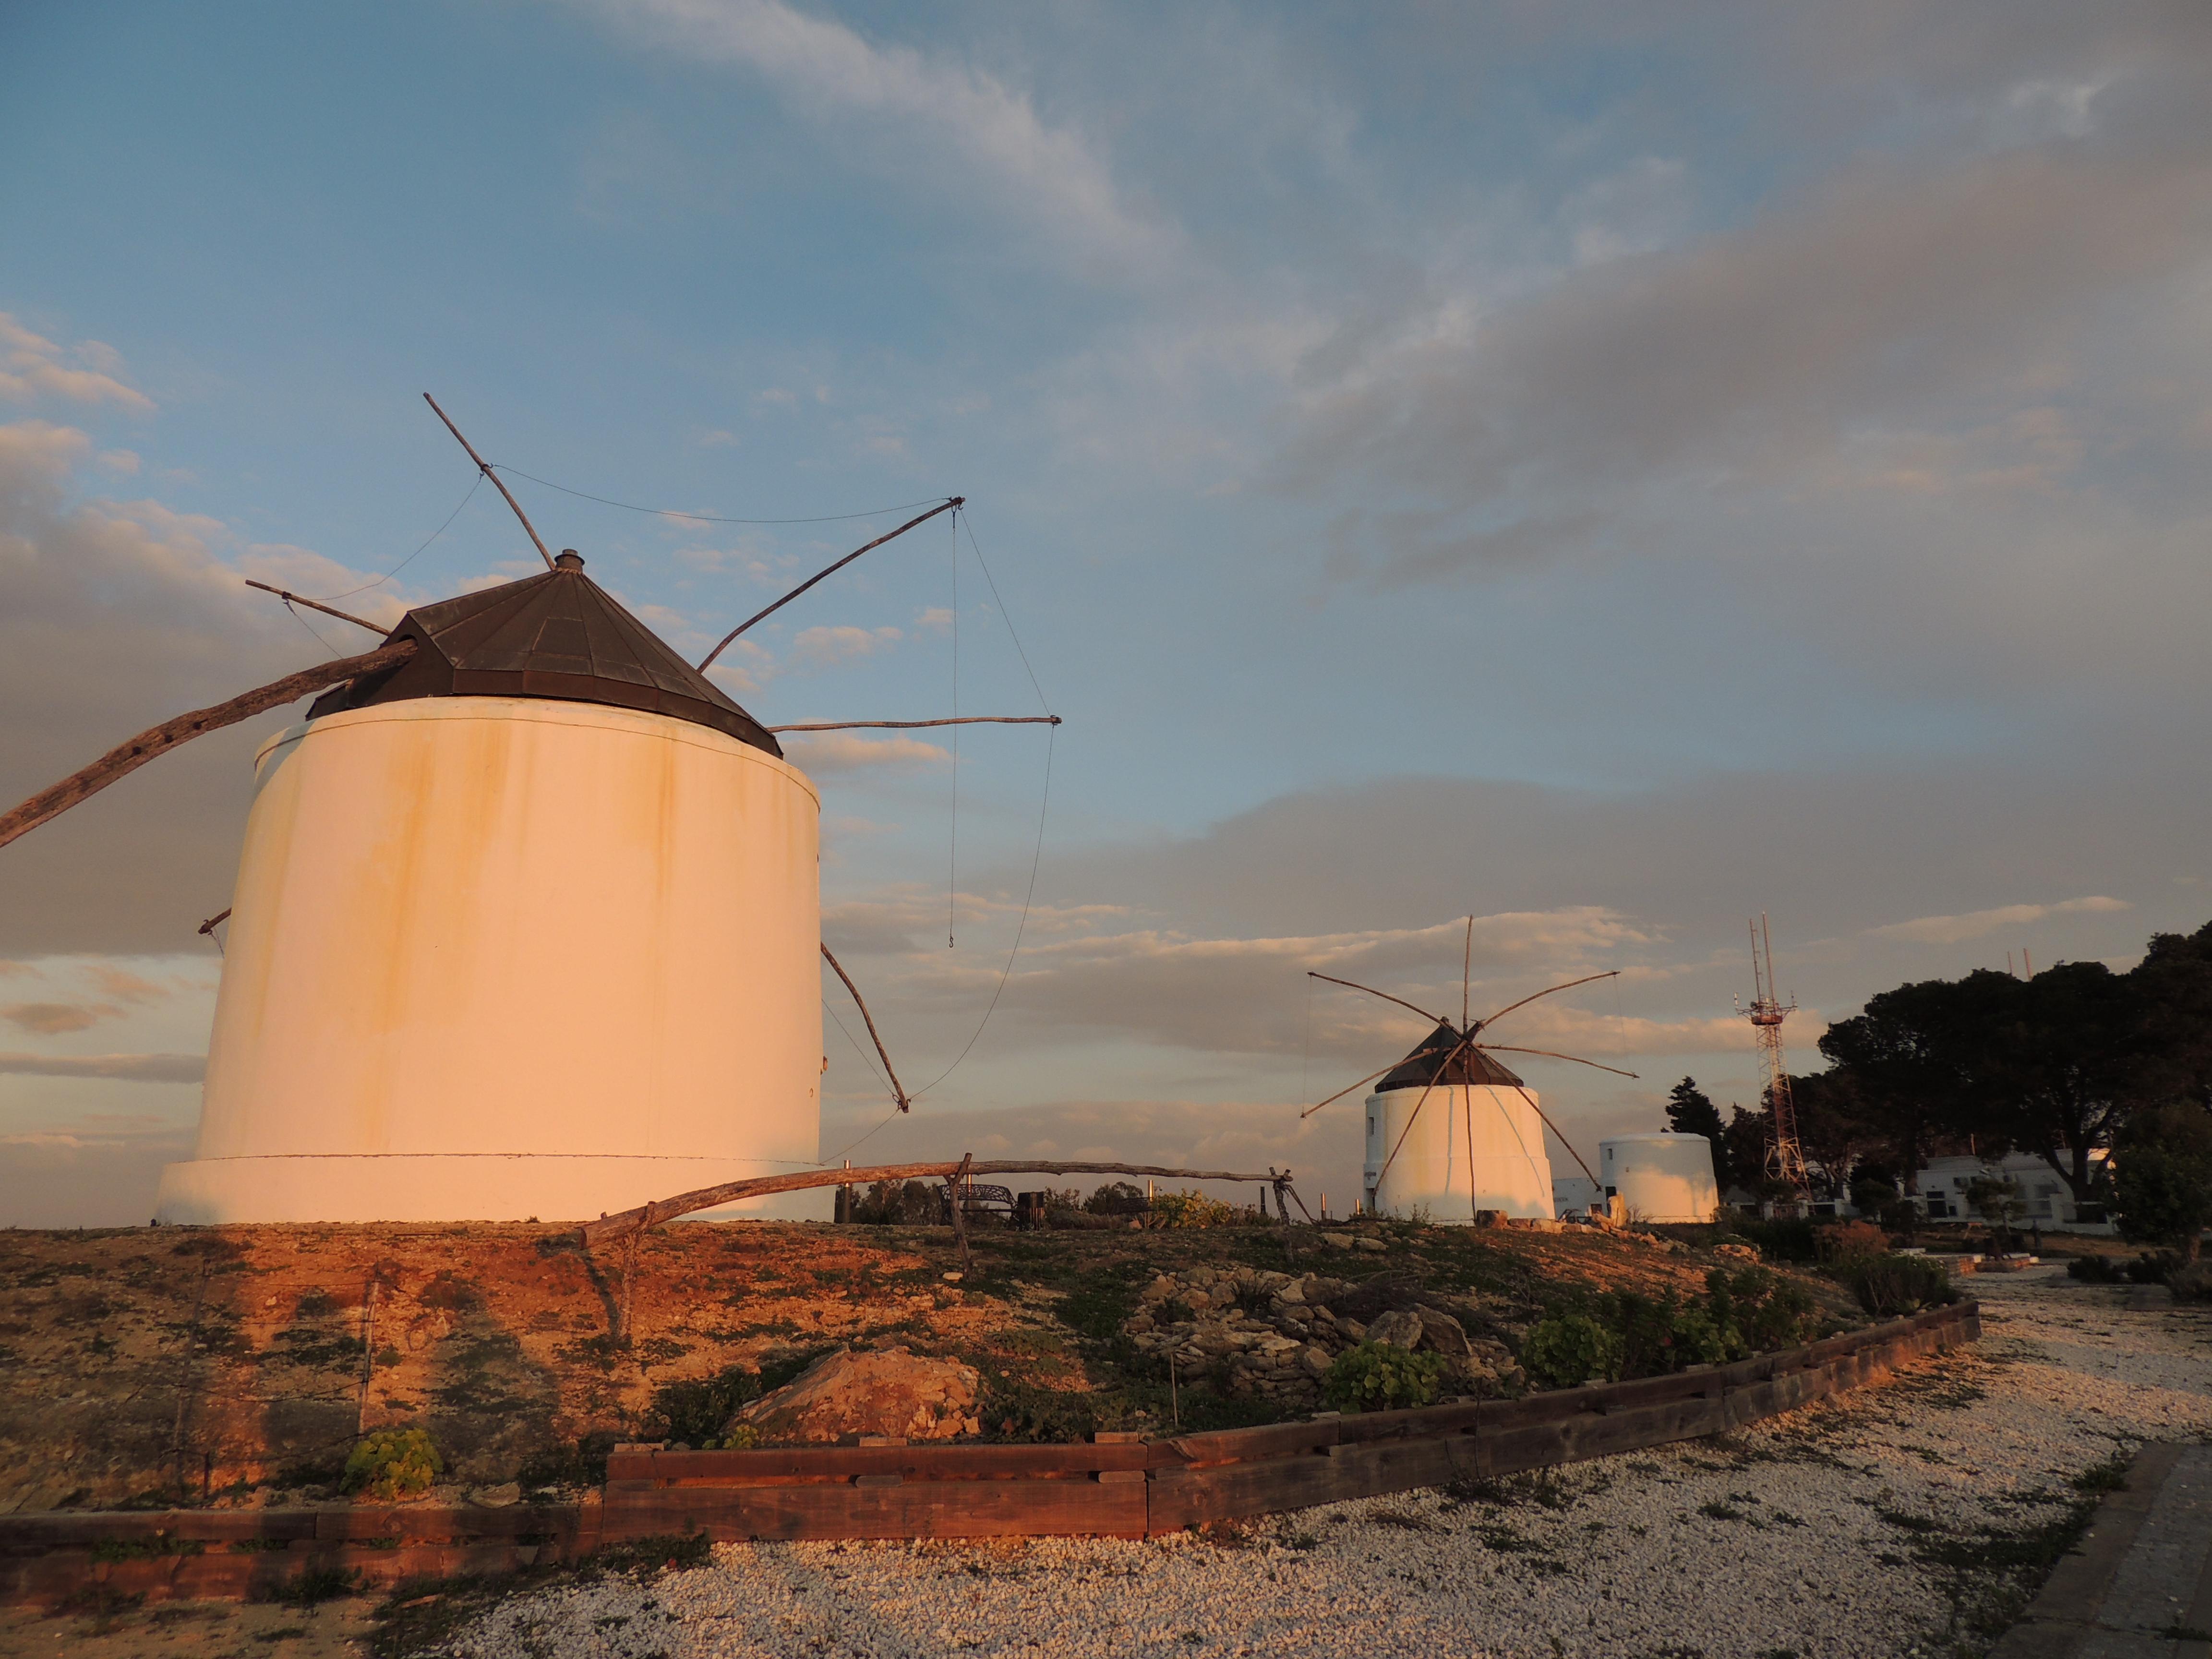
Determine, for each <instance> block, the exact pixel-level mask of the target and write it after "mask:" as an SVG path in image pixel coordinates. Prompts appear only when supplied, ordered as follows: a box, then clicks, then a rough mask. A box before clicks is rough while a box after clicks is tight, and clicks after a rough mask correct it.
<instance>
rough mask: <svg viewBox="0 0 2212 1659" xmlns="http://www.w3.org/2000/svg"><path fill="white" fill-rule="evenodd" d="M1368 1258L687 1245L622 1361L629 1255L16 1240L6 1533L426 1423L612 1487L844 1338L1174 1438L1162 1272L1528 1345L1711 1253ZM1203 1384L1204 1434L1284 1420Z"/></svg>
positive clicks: (5, 1349)
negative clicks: (637, 1462) (10, 1525)
mask: <svg viewBox="0 0 2212 1659" xmlns="http://www.w3.org/2000/svg"><path fill="white" fill-rule="evenodd" d="M1369 1236H1370V1237H1371V1238H1376V1239H1379V1240H1381V1241H1383V1242H1385V1243H1387V1246H1388V1248H1387V1249H1384V1250H1383V1251H1381V1252H1379V1253H1378V1252H1375V1251H1371V1250H1358V1251H1354V1250H1345V1249H1329V1248H1325V1247H1319V1246H1316V1245H1315V1244H1313V1243H1311V1239H1312V1235H1310V1234H1304V1235H1303V1237H1304V1238H1305V1239H1306V1240H1307V1241H1308V1242H1307V1243H1305V1245H1304V1247H1303V1248H1302V1249H1299V1251H1298V1253H1297V1256H1296V1258H1295V1259H1291V1258H1288V1257H1286V1255H1285V1235H1284V1234H1283V1232H1282V1231H1279V1230H1278V1229H1273V1228H1266V1227H1256V1226H1255V1227H1232V1228H1224V1229H1218V1230H1212V1231H1147V1232H1060V1231H1053V1232H1042V1233H1014V1232H1006V1231H983V1232H981V1233H980V1234H979V1235H978V1236H977V1237H976V1239H975V1260H974V1262H973V1264H972V1266H971V1267H969V1269H968V1271H967V1272H966V1273H965V1274H964V1275H963V1278H962V1279H960V1280H959V1282H957V1283H949V1282H947V1279H946V1278H945V1275H946V1274H947V1273H952V1272H956V1271H957V1270H958V1263H957V1260H956V1259H955V1256H954V1253H953V1245H952V1240H951V1234H950V1232H949V1231H948V1230H945V1229H943V1228H922V1227H897V1228H892V1227H854V1226H847V1227H828V1226H818V1225H779V1224H741V1225H681V1226H677V1227H673V1228H670V1229H668V1230H666V1231H664V1232H661V1233H659V1234H657V1235H653V1236H652V1237H647V1239H646V1240H645V1241H644V1242H643V1243H642V1245H641V1248H640V1250H639V1254H638V1258H637V1264H636V1277H635V1285H634V1287H633V1289H632V1290H631V1292H630V1305H629V1333H630V1340H629V1342H628V1343H627V1344H625V1343H623V1342H622V1341H621V1340H619V1338H618V1336H617V1332H618V1330H619V1328H620V1316H621V1310H622V1308H623V1261H622V1259H621V1258H620V1257H619V1256H618V1255H617V1256H612V1257H605V1258H594V1257H592V1256H588V1255H586V1254H585V1253H583V1251H582V1250H581V1249H580V1248H579V1247H578V1245H577V1243H576V1242H575V1234H574V1231H564V1230H558V1229H555V1228H551V1227H542V1226H534V1225H415V1226H335V1225H330V1226H282V1227H279V1226H268V1227H225V1228H208V1229H189V1230H185V1229H155V1230H146V1229H131V1230H127V1231H103V1232H26V1231H7V1232H0V1362H4V1363H0V1513H6V1512H12V1511H21V1510H43V1509H52V1508H57V1507H87V1508H91V1507H114V1506H118V1505H129V1504H140V1505H146V1506H153V1505H157V1504H169V1503H173V1502H175V1501H178V1500H179V1498H180V1497H181V1498H183V1499H184V1500H185V1501H191V1502H199V1501H209V1502H215V1503H232V1504H241V1503H265V1502H269V1501H271V1500H272V1499H278V1498H283V1497H284V1496H285V1495H287V1494H289V1496H291V1497H294V1498H297V1497H319V1496H323V1495H325V1494H327V1493H328V1492H329V1491H330V1490H331V1486H332V1485H333V1483H334V1482H335V1480H336V1479H337V1470H338V1468H339V1466H340V1465H341V1463H342V1462H343V1457H344V1455H345V1452H346V1449H347V1448H348V1447H349V1444H350V1443H352V1442H353V1440H354V1438H355V1437H356V1434H357V1433H358V1432H359V1431H361V1430H362V1428H364V1427H366V1428H371V1429H374V1428H378V1427H385V1426H393V1425H404V1426H414V1427H421V1428H423V1429H426V1430H427V1431H428V1432H429V1434H430V1435H431V1437H432V1438H433V1439H434V1441H435V1443H436V1444H437V1445H438V1447H439V1448H440V1449H441V1451H442V1452H443V1453H444V1455H445V1456H446V1458H447V1461H448V1465H449V1470H448V1477H447V1478H448V1480H451V1481H453V1482H455V1483H458V1484H459V1485H460V1486H488V1485H492V1484H495V1483H500V1482H505V1481H510V1480H518V1479H520V1480H522V1481H523V1482H524V1483H526V1485H530V1486H575V1485H581V1484H587V1483H590V1482H592V1481H593V1480H596V1478H597V1474H598V1470H597V1468H596V1462H595V1458H596V1457H603V1456H604V1450H605V1447H606V1446H607V1445H608V1444H611V1443H613V1442H614V1441H616V1440H618V1439H629V1438H633V1437H661V1436H663V1435H665V1434H668V1433H669V1432H671V1424H672V1423H675V1424H676V1425H677V1426H678V1428H679V1429H680V1423H677V1419H679V1418H680V1417H681V1415H682V1413H683V1411H684V1409H685V1408H686V1401H690V1410H691V1411H692V1413H693V1415H694V1416H695V1418H696V1414H697V1411H698V1410H699V1409H700V1406H699V1402H700V1401H702V1399H704V1400H706V1401H708V1402H709V1405H710V1407H712V1408H717V1409H719V1408H721V1407H713V1405H712V1402H714V1401H719V1400H720V1399H721V1398H723V1397H724V1395H717V1394H716V1393H715V1392H714V1389H712V1388H702V1387H701V1386H700V1385H702V1384H716V1383H719V1384H720V1385H721V1386H722V1387H723V1389H725V1390H726V1389H727V1388H728V1387H729V1386H731V1385H732V1383H734V1385H735V1386H737V1387H738V1388H739V1389H742V1388H744V1387H745V1386H746V1385H747V1383H748V1380H749V1379H750V1377H751V1376H753V1374H756V1373H758V1372H760V1371H762V1370H767V1371H768V1372H769V1375H770V1376H771V1377H772V1378H773V1377H774V1376H776V1375H777V1374H779V1373H782V1374H787V1373H788V1372H789V1370H792V1369H794V1368H795V1367H796V1365H798V1364H801V1363H803V1362H804V1361H805V1360H806V1359H808V1358H811V1357H812V1356H814V1355H816V1354H818V1353H820V1352H824V1351H826V1350H828V1349H829V1348H830V1347H833V1346H836V1345H838V1344H841V1343H859V1344H866V1345H878V1344H884V1343H890V1342H903V1343H906V1344H908V1346H912V1347H913V1348H915V1350H916V1351H918V1352H932V1353H942V1354H948V1355H952V1356H956V1357H958V1358H963V1359H964V1360H966V1361H968V1362H969V1363H970V1364H975V1365H977V1366H978V1367H980V1368H981V1370H982V1371H983V1373H984V1376H985V1378H986V1381H987V1384H988V1386H989V1389H990V1395H989V1401H988V1411H987V1415H986V1418H985V1430H984V1431H985V1434H986V1437H991V1438H1061V1437H1073V1436H1076V1435H1079V1434H1082V1433H1084V1432H1086V1431H1089V1430H1091V1429H1094V1428H1110V1427H1136V1428H1144V1427H1149V1426H1153V1425H1160V1424H1164V1423H1165V1422H1166V1420H1167V1419H1168V1414H1169V1410H1170V1407H1169V1405H1168V1382H1167V1378H1166V1376H1165V1374H1164V1365H1163V1364H1160V1363H1159V1362H1157V1361H1155V1360H1154V1359H1152V1358H1149V1357H1147V1356H1146V1355H1145V1354H1143V1353H1141V1352H1139V1350H1138V1349H1137V1348H1136V1347H1135V1346H1134V1345H1133V1344H1132V1343H1131V1342H1130V1340H1128V1338H1127V1335H1126V1334H1125V1333H1124V1330H1123V1327H1124V1325H1125V1323H1126V1322H1127V1320H1128V1318H1129V1317H1130V1316H1131V1315H1132V1314H1133V1312H1135V1311H1136V1310H1137V1308H1138V1305H1139V1292H1140V1291H1141V1290H1142V1288H1143V1286H1144V1285H1146V1284H1147V1283H1148V1282H1150V1281H1151V1280H1152V1279H1153V1278H1154V1276H1155V1275H1157V1274H1158V1273H1161V1272H1162V1271H1167V1272H1170V1273H1174V1272H1178V1271H1182V1270H1186V1269H1191V1268H1195V1267H1212V1268H1216V1269H1219V1268H1225V1267H1235V1266H1238V1265H1243V1266H1246V1267H1254V1268H1259V1269H1267V1270H1285V1269H1288V1270H1291V1271H1296V1272H1307V1271H1312V1270H1316V1269H1317V1270H1319V1271H1320V1272H1322V1273H1327V1274H1330V1275H1334V1276H1335V1277H1337V1278H1340V1279H1356V1280H1366V1281H1373V1280H1376V1279H1384V1278H1389V1279H1394V1280H1395V1281H1397V1282H1399V1283H1401V1284H1407V1285H1415V1286H1418V1287H1419V1290H1420V1291H1421V1293H1422V1295H1423V1296H1424V1297H1425V1298H1426V1299H1427V1300H1429V1301H1431V1302H1435V1303H1437V1304H1440V1305H1444V1306H1448V1307H1449V1309H1450V1310H1452V1311H1453V1312H1454V1313H1455V1315H1456V1316H1459V1317H1460V1318H1461V1319H1462V1322H1464V1323H1465V1324H1466V1325H1467V1328H1468V1332H1469V1334H1471V1335H1475V1336H1480V1337H1484V1338H1487V1339H1491V1340H1498V1341H1502V1342H1504V1343H1507V1344H1509V1345H1510V1344H1512V1343H1513V1342H1514V1341H1515V1340H1516V1338H1517V1336H1518V1334H1520V1333H1521V1332H1522V1330H1524V1329H1525V1328H1526V1327H1527V1325H1528V1323H1529V1322H1531V1321H1532V1320H1534V1318H1535V1317H1536V1316H1537V1315H1538V1313H1539V1312H1540V1311H1541V1310H1542V1309H1543V1308H1544V1307H1545V1306H1547V1305H1548V1304H1555V1303H1557V1302H1558V1301H1559V1299H1560V1297H1562V1295H1568V1296H1571V1295H1572V1294H1573V1293H1574V1292H1575V1291H1576V1290H1577V1287H1581V1288H1583V1289H1589V1290H1595V1289H1600V1288H1604V1289H1633V1290H1636V1291H1640V1292H1642V1293H1644V1294H1647V1295H1654V1296H1658V1295H1663V1294H1665V1293H1667V1292H1668V1291H1679V1292H1680V1293H1682V1294H1684V1295H1692V1294H1695V1293H1697V1292H1698V1291H1700V1290H1701V1289H1702V1287H1703V1279H1704V1273H1705V1269H1706V1268H1707V1267H1709V1266H1711V1265H1712V1261H1713V1258H1711V1256H1709V1255H1706V1253H1705V1251H1704V1250H1703V1249H1693V1250H1692V1251H1690V1252H1688V1253H1686V1254H1668V1253H1666V1252H1665V1251H1663V1250H1662V1249H1657V1248H1654V1246H1653V1245H1652V1244H1651V1243H1647V1242H1637V1241H1634V1240H1624V1239H1619V1238H1613V1237H1603V1236H1600V1235H1597V1234H1595V1233H1592V1232H1589V1231H1568V1232H1564V1233H1538V1232H1532V1231H1518V1230H1515V1231H1484V1232H1480V1233H1477V1232H1475V1231H1472V1230H1469V1229H1467V1228H1419V1227H1412V1226H1392V1227H1390V1228H1389V1229H1387V1230H1383V1231H1370V1235H1369ZM1809 1282H1812V1283H1814V1284H1815V1285H1818V1286H1819V1288H1818V1291H1817V1292H1816V1293H1817V1294H1818V1295H1820V1297H1821V1298H1822V1303H1823V1306H1824V1309H1826V1310H1828V1311H1829V1312H1831V1313H1832V1315H1833V1316H1834V1319H1835V1322H1837V1323H1838V1324H1848V1323H1856V1322H1858V1321H1859V1319H1860V1317H1861V1316H1858V1315H1857V1310H1855V1309H1851V1308H1850V1307H1848V1306H1847V1305H1846V1304H1845V1301H1844V1298H1843V1297H1841V1296H1840V1294H1839V1293H1838V1291H1837V1290H1836V1289H1835V1287H1834V1286H1832V1285H1827V1284H1826V1283H1825V1282H1822V1281H1817V1280H1815V1281H1809ZM372 1298H373V1302H374V1306H373V1309H372V1308H371V1307H370V1305H369V1304H370V1303H371V1300H372ZM365 1376H366V1378H367V1382H366V1386H365V1388H364V1377H365ZM753 1386H757V1384H754V1385H753ZM687 1388H688V1392H687ZM1181 1389H1182V1392H1181V1395H1180V1400H1179V1405H1180V1409H1181V1413H1182V1422H1183V1424H1184V1425H1185V1426H1187V1427H1188V1426H1196V1425H1204V1424H1227V1423H1232V1422H1249V1421H1255V1420H1262V1419H1264V1418H1265V1417H1267V1415H1269V1414H1271V1413H1278V1412H1279V1411H1281V1410H1282V1409H1284V1407H1282V1406H1280V1405H1279V1404H1271V1403H1270V1402H1267V1401H1256V1400H1251V1399H1239V1398H1233V1397H1230V1396H1229V1395H1217V1394H1214V1393H1212V1392H1211V1391H1210V1390H1209V1389H1207V1388H1206V1384H1205V1383H1204V1381H1203V1379H1200V1380H1199V1381H1198V1382H1197V1383H1196V1385H1195V1386H1194V1383H1193V1379H1191V1378H1190V1377H1188V1376H1184V1377H1183V1378H1182V1381H1181Z"/></svg>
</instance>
